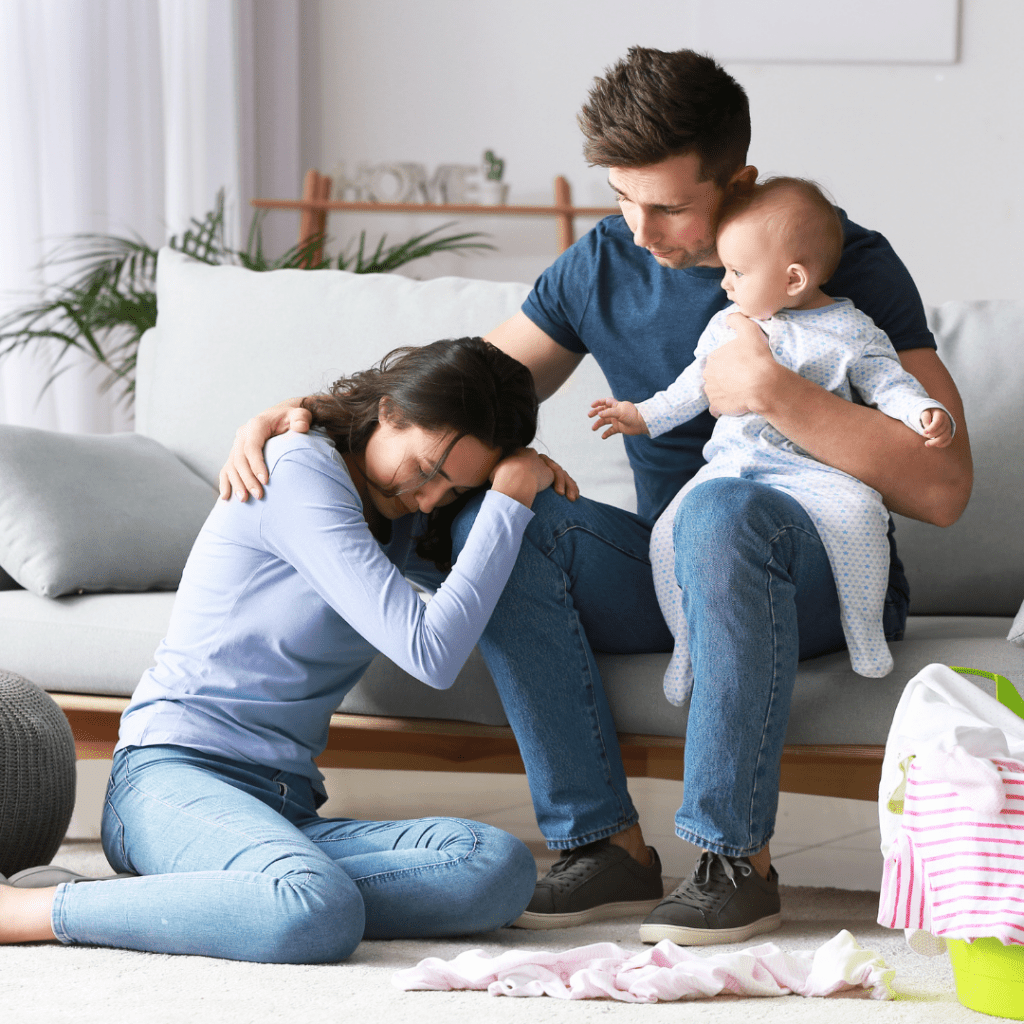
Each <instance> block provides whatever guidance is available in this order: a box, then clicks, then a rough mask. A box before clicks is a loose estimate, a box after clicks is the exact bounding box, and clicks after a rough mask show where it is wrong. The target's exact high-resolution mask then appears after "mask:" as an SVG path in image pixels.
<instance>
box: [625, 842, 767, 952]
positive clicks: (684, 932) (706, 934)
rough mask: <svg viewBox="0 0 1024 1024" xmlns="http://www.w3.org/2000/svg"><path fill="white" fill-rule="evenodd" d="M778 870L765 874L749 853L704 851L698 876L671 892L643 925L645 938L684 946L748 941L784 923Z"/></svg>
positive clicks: (642, 929)
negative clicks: (754, 863)
mask: <svg viewBox="0 0 1024 1024" xmlns="http://www.w3.org/2000/svg"><path fill="white" fill-rule="evenodd" d="M781 909H782V908H781V904H780V903H779V874H778V872H777V871H776V870H775V868H770V869H769V871H768V878H767V879H764V878H762V877H761V876H760V875H759V874H758V873H757V872H756V871H755V870H754V868H753V867H752V866H751V863H750V861H749V860H747V858H746V857H726V856H724V855H723V854H720V853H709V852H707V851H705V852H704V853H702V854H701V857H700V860H699V861H698V862H697V867H696V870H695V871H694V872H693V876H692V877H690V878H688V879H687V880H686V881H685V882H683V883H682V885H680V886H678V887H677V888H676V889H675V891H674V892H672V893H671V894H670V895H668V896H666V897H665V899H663V900H662V901H661V903H659V904H658V906H657V907H655V909H654V910H653V911H651V913H650V914H649V915H648V916H647V920H646V921H644V923H643V924H642V925H641V926H640V939H641V941H643V942H660V941H661V940H662V939H670V940H671V941H672V942H675V943H676V944H677V945H680V946H713V945H717V944H719V943H725V942H746V940H747V939H749V938H750V937H751V936H753V935H760V934H761V933H762V932H771V931H775V929H776V928H778V927H780V926H781V924H782V912H781Z"/></svg>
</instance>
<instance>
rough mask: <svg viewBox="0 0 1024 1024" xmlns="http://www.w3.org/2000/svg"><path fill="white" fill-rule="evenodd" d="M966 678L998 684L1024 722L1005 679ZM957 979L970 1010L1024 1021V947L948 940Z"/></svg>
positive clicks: (1022, 707) (1021, 706) (1023, 703)
mask: <svg viewBox="0 0 1024 1024" xmlns="http://www.w3.org/2000/svg"><path fill="white" fill-rule="evenodd" d="M953 669H954V671H956V672H961V673H963V674H965V675H975V676H984V677H985V678H986V679H993V680H995V684H996V699H997V700H998V701H999V703H1000V704H1003V705H1005V706H1006V707H1008V708H1009V709H1010V710H1011V711H1013V712H1015V713H1016V714H1017V715H1019V716H1020V717H1021V718H1024V700H1022V699H1021V696H1020V694H1019V693H1017V691H1016V690H1015V689H1014V686H1013V683H1011V682H1010V680H1009V679H1007V678H1006V677H1005V676H1000V675H996V674H994V673H992V672H981V671H979V670H977V669H973V668H959V667H957V666H953ZM946 946H947V947H948V948H949V958H950V960H951V961H952V963H953V977H954V978H955V979H956V997H957V999H959V1000H960V1002H961V1003H962V1004H963V1005H964V1006H966V1007H967V1008H968V1009H969V1010H977V1011H978V1012H979V1013H988V1014H991V1015H992V1016H993V1017H1010V1018H1012V1019H1013V1020H1024V946H1019V945H1014V946H1004V945H1003V944H1002V942H1000V941H999V939H991V938H989V939H974V940H973V941H972V942H965V941H964V940H963V939H947V940H946Z"/></svg>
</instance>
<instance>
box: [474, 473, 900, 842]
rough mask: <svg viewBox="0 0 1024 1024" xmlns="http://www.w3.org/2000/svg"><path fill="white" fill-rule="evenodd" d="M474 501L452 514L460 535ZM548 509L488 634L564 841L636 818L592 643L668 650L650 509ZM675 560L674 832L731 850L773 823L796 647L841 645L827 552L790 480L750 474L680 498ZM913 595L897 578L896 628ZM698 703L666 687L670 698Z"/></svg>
mask: <svg viewBox="0 0 1024 1024" xmlns="http://www.w3.org/2000/svg"><path fill="white" fill-rule="evenodd" d="M476 507H477V506H476V505H475V504H471V505H470V506H468V507H467V509H466V510H465V511H464V512H463V513H462V514H461V515H460V516H459V518H458V520H457V521H456V528H455V531H454V537H455V542H456V548H457V549H458V546H459V545H460V544H461V543H463V542H464V540H465V537H466V536H467V535H468V530H469V525H470V524H471V522H472V519H473V516H474V515H475V512H474V509H475V508H476ZM533 509H534V512H535V513H536V515H535V518H534V519H533V521H532V522H531V523H530V525H529V527H528V528H527V531H526V536H525V538H524V540H523V546H522V549H521V551H520V555H519V558H518V560H517V562H516V566H515V569H514V571H513V573H512V577H511V579H510V580H509V583H508V585H507V586H506V588H505V591H504V593H503V594H502V597H501V599H500V601H499V602H498V606H497V608H496V609H495V611H494V614H493V615H492V616H491V620H490V623H489V624H488V626H487V629H486V630H485V631H484V635H483V637H482V638H481V640H480V649H481V651H482V653H483V655H484V658H485V660H486V662H487V665H488V668H489V669H490V671H491V675H492V676H493V677H494V681H495V684H496V686H497V689H498V692H499V694H500V696H501V699H502V703H503V705H504V708H505V713H506V715H507V716H508V719H509V723H510V724H511V725H512V728H513V730H514V732H515V735H516V739H517V741H518V743H519V749H520V751H521V753H522V755H523V761H524V762H525V765H526V771H527V777H528V779H529V782H530V791H531V794H532V797H533V803H534V809H535V811H536V814H537V821H538V824H539V826H540V829H541V832H542V833H543V834H544V836H545V838H546V839H547V842H548V845H549V846H550V847H551V848H553V849H571V848H573V847H576V846H580V845H582V844H584V843H588V842H592V841H594V840H595V839H600V838H602V837H604V836H609V835H613V834H614V833H616V832H619V831H621V830H622V829H624V828H627V827H628V826H630V825H632V824H634V823H635V822H636V821H637V813H636V810H635V809H634V807H633V803H632V801H631V799H630V797H629V792H628V790H627V786H626V778H625V772H624V770H623V766H622V760H621V757H620V754H619V747H618V741H617V739H616V735H615V726H614V722H613V720H612V716H611V712H610V710H609V707H608V703H607V699H606V697H605V693H604V689H603V686H602V683H601V678H600V674H599V673H598V670H597V665H596V663H595V661H594V657H593V651H594V650H598V651H605V652H611V653H634V652H654V651H669V650H671V648H672V637H671V634H670V633H669V631H668V628H667V627H666V626H665V623H664V620H663V619H662V616H661V612H660V610H659V608H658V603H657V599H656V597H655V593H654V583H653V577H652V574H651V568H650V562H649V559H648V548H649V542H650V524H648V523H646V522H645V521H644V520H642V519H640V518H639V517H638V516H636V515H633V514H631V513H628V512H624V511H622V510H620V509H617V508H613V507H611V506H608V505H602V504H600V503H598V502H593V501H590V500H588V499H586V498H582V497H581V498H579V499H578V500H577V501H575V502H569V501H567V500H566V499H564V498H561V497H559V496H558V495H557V494H555V493H554V492H553V491H551V490H547V491H544V492H542V493H541V494H538V495H537V498H536V500H535V502H534V506H533ZM675 540H676V559H677V561H676V572H677V578H678V580H679V584H680V588H681V599H682V600H683V602H684V609H685V612H686V617H687V621H688V623H689V625H690V650H691V657H692V659H693V665H694V675H695V679H694V689H693V695H692V698H691V701H690V707H689V720H688V723H687V729H686V754H685V786H684V789H683V802H682V806H681V807H680V808H679V811H678V813H677V814H676V821H675V826H676V834H677V835H679V836H680V837H681V838H683V839H686V840H688V841H689V842H691V843H694V844H695V845H697V846H700V847H702V848H704V849H708V850H713V851H715V852H718V853H725V854H729V855H732V856H746V855H749V854H752V853H756V852H757V851H758V850H760V849H761V848H762V847H763V846H764V845H765V843H767V842H768V840H769V839H770V838H771V836H772V833H773V831H774V828H775V814H776V810H777V807H778V795H779V767H780V761H781V757H782V747H783V741H784V738H785V733H786V725H787V722H788V719H789V707H790V698H791V695H792V692H793V685H794V683H795V680H796V669H797V662H798V661H799V660H800V659H802V658H809V657H814V656H816V655H819V654H824V653H827V652H829V651H834V650H838V649H841V648H842V647H843V646H844V640H843V631H842V626H841V623H840V619H839V602H838V597H837V595H836V589H835V584H834V582H833V580H832V572H831V568H830V566H829V562H828V557H827V555H826V553H825V550H824V547H823V546H822V543H821V540H820V539H819V537H818V535H817V532H816V531H815V529H814V525H813V524H812V523H811V521H810V519H809V518H808V516H807V514H806V513H805V512H804V510H803V509H802V508H801V506H800V505H799V504H798V503H797V502H796V501H794V500H793V499H792V498H789V497H788V496H786V495H784V494H782V493H781V492H780V491H776V490H774V489H773V488H770V487H766V486H764V485H762V484H755V483H752V482H750V481H746V480H741V479H737V480H731V479H730V480H714V481H709V482H708V483H706V484H703V485H701V486H700V487H696V488H694V490H693V491H692V492H691V493H690V494H689V495H688V496H687V498H686V500H685V501H684V502H683V503H682V505H680V508H679V512H678V515H677V517H676V524H675ZM905 618H906V600H905V597H904V596H903V595H902V594H900V593H898V592H896V591H894V590H890V595H889V599H888V601H887V603H886V610H885V627H886V636H887V637H890V638H895V637H896V636H898V635H900V633H901V631H902V628H903V623H904V621H905ZM686 713H687V712H686V710H685V709H676V708H673V707H672V706H671V705H669V704H668V703H667V702H666V704H665V714H666V716H671V715H679V716H683V715H685V714H686Z"/></svg>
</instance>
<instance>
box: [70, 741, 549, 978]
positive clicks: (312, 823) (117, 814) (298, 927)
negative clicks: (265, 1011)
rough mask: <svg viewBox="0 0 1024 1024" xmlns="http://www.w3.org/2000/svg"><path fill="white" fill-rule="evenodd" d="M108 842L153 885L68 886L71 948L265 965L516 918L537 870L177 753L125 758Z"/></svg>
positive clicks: (321, 958) (487, 842)
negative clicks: (366, 941) (323, 814)
mask: <svg viewBox="0 0 1024 1024" xmlns="http://www.w3.org/2000/svg"><path fill="white" fill-rule="evenodd" d="M102 836H103V848H104V851H105V852H106V854H107V859H108V860H109V861H110V863H111V864H112V865H113V867H114V869H115V870H116V871H123V872H135V873H137V874H139V875H140V876H142V877H139V878H132V879H114V880H111V881H102V882H80V883H76V884H73V885H70V884H65V885H61V886H59V887H58V889H57V896H56V899H55V901H54V906H53V913H52V917H51V921H52V925H53V929H54V933H55V934H56V936H57V938H58V939H60V940H61V941H62V942H65V943H75V944H83V945H101V946H116V947H119V948H124V949H141V950H149V951H151V952H157V953H192V954H199V955H203V956H215V957H223V958H225V959H229V960H250V961H260V962H266V963H333V962H336V961H338V960H344V959H345V958H346V957H347V956H348V955H349V954H350V953H351V952H352V951H353V950H354V949H355V947H356V946H357V945H358V944H359V942H360V940H361V939H363V938H364V937H365V938H375V939H390V938H419V937H432V936H442V935H465V934H468V933H471V932H482V931H490V930H492V929H494V928H498V927H501V926H503V925H506V924H509V923H510V922H512V921H513V920H515V918H516V917H518V916H519V914H521V913H522V911H523V910H524V909H525V907H526V904H527V902H528V901H529V899H530V897H531V896H532V895H533V889H534V885H535V883H536V879H537V873H536V871H537V869H536V865H535V863H534V860H533V856H532V855H531V854H530V851H529V850H528V849H527V848H526V846H525V845H524V844H523V843H521V842H520V841H519V840H518V839H515V838H514V837H513V836H510V835H508V834H507V833H505V832H502V831H501V830H499V829H496V828H493V827H492V826H490V825H483V824H480V823H479V822H474V821H461V820H458V819H453V818H423V819H419V820H413V821H353V820H351V819H346V818H339V819H327V818H320V817H318V815H317V813H316V794H315V792H314V790H313V787H312V784H311V783H310V781H309V779H307V778H305V777H303V776H300V775H292V774H289V773H284V772H278V771H275V770H273V769H264V768H260V767H258V766H253V765H246V764H240V763H238V762H235V761H231V760H228V759H226V758H222V757H215V756H212V755H208V754H203V753H200V752H198V751H195V750H191V749H187V748H184V747H174V746H154V747H130V748H128V749H126V750H120V751H118V752H117V754H116V755H115V757H114V765H113V770H112V772H111V777H110V783H109V786H108V790H107V801H106V806H105V807H104V814H103V826H102Z"/></svg>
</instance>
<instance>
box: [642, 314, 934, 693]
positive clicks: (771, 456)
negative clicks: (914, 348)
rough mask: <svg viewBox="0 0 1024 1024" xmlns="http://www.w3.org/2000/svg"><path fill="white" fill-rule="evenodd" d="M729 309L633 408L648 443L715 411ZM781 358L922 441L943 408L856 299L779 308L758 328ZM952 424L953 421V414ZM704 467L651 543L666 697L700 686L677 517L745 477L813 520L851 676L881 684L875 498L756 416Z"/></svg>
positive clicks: (884, 561) (728, 435) (881, 592)
mask: <svg viewBox="0 0 1024 1024" xmlns="http://www.w3.org/2000/svg"><path fill="white" fill-rule="evenodd" d="M734 312H737V307H736V306H735V305H729V306H727V307H726V308H725V309H723V310H721V311H720V312H719V313H716V314H715V316H714V317H712V319H711V321H710V323H709V324H708V326H707V327H706V328H705V329H704V333H703V334H702V335H701V337H700V340H699V341H698V342H697V347H696V350H695V352H694V360H693V362H692V363H691V364H690V365H689V366H688V367H687V368H686V369H685V370H684V371H683V372H682V373H681V374H680V375H679V377H678V378H677V379H676V380H675V381H674V383H672V384H671V385H670V386H669V387H668V388H667V389H666V390H664V391H661V392H658V393H657V394H656V395H653V396H652V397H651V398H649V399H648V400H647V401H645V402H640V403H638V405H637V408H638V409H639V410H640V414H641V415H642V416H643V418H644V422H645V423H646V424H647V428H648V431H649V432H650V435H651V436H652V437H657V436H658V435H659V434H663V433H665V432H666V431H667V430H670V429H671V428H672V427H675V426H678V425H679V424H680V423H685V422H686V421H687V420H689V419H692V418H693V417H694V416H696V415H697V414H698V413H701V412H703V411H704V410H705V409H707V408H708V399H707V396H706V395H705V394H704V380H703V371H704V364H705V362H706V360H707V357H708V354H709V353H710V352H712V351H713V350H714V349H716V348H718V347H719V346H720V345H723V344H724V343H725V342H726V341H729V340H731V339H732V338H733V337H734V336H735V332H734V331H733V330H732V328H731V327H729V325H728V323H727V322H726V319H727V317H728V316H729V314H731V313H734ZM757 323H758V324H759V326H760V327H761V329H762V330H763V331H764V332H765V334H766V335H767V336H768V344H769V346H770V348H771V352H772V355H773V356H774V358H775V360H776V361H777V362H779V363H781V364H782V365H783V366H785V367H787V368H788V369H790V370H793V371H795V372H796V373H799V374H800V376H802V377H805V378H807V379H808V380H811V381H813V382H814V383H816V384H818V385H820V386H821V387H823V388H826V389H827V390H829V391H831V392H832V393H833V394H836V395H839V396H840V397H842V398H845V399H847V400H849V401H852V400H853V392H854V391H856V392H857V394H858V395H859V396H860V398H862V399H863V401H864V402H865V403H866V404H868V405H872V406H877V407H878V408H879V409H880V410H881V411H882V412H884V413H885V414H886V415H888V416H892V417H893V418H894V419H899V420H901V421H902V422H904V423H906V424H907V425H908V426H909V427H911V428H912V429H913V430H915V431H916V432H917V433H919V434H920V433H922V427H921V413H922V412H923V411H924V410H925V409H936V408H938V409H944V411H946V412H947V415H948V410H945V408H944V406H942V404H941V403H940V402H936V401H935V400H934V399H932V398H929V397H928V394H927V392H926V391H925V390H924V388H923V387H922V386H921V385H920V384H919V383H918V381H917V380H915V378H914V377H912V376H911V375H910V374H909V373H907V372H906V370H904V369H903V367H902V365H901V364H900V361H899V357H898V356H897V354H896V350H895V349H894V348H893V347H892V343H891V342H890V341H889V338H888V336H887V335H886V334H885V332H884V331H882V330H880V329H879V328H878V327H876V326H875V324H874V321H872V320H871V318H870V317H869V316H867V315H866V314H865V313H862V312H861V311H860V310H859V309H857V308H856V307H855V306H854V305H853V303H852V302H850V300H849V299H837V300H836V301H835V302H833V303H831V304H829V305H828V306H823V307H821V308H819V309H805V310H795V309H783V310H780V311H779V312H778V313H776V314H775V315H774V316H773V317H771V319H769V320H766V321H757ZM950 419H951V420H952V416H950ZM703 454H704V458H705V459H706V460H707V462H708V464H707V465H706V466H704V467H702V468H701V469H700V470H699V471H698V472H697V473H696V474H695V475H694V476H693V477H692V478H691V479H690V481H689V482H688V483H687V484H686V486H685V487H683V489H682V490H681V491H680V492H679V494H677V495H676V497H675V498H674V499H673V500H672V502H671V503H670V504H669V506H668V507H667V508H666V509H665V511H664V512H663V513H662V514H661V516H660V517H659V519H658V521H657V523H656V524H655V526H654V530H653V531H652V534H651V566H652V569H653V571H654V585H655V590H656V592H657V595H658V601H659V603H660V605H661V610H662V613H663V614H664V616H665V621H666V622H667V623H668V626H669V629H670V630H671V631H672V634H673V636H674V637H675V651H674V653H673V656H672V661H671V663H670V664H669V668H668V670H667V672H666V674H665V695H666V696H667V697H668V699H669V701H670V702H671V703H673V704H677V705H678V704H683V703H684V702H685V701H686V699H687V697H689V695H690V691H691V689H692V687H693V669H692V666H691V663H690V652H689V645H688V640H687V637H688V633H687V627H686V618H685V615H684V614H683V610H682V601H681V591H680V588H679V584H678V583H677V581H676V574H675V551H674V545H673V524H674V521H675V515H676V510H677V509H678V507H679V505H680V503H681V502H682V501H683V499H684V498H685V497H686V495H687V494H688V493H689V492H690V491H691V490H692V489H693V488H694V487H696V486H697V485H698V484H700V483H703V482H705V481H707V480H713V479H716V478H718V477H742V478H744V479H748V480H753V481H756V482H759V483H764V484H768V485H770V486H772V487H776V488H778V489H779V490H780V491H783V492H784V493H786V494H788V495H790V496H791V497H792V498H794V499H795V500H796V501H798V502H799V503H800V505H801V506H802V507H803V508H804V510H805V511H806V512H807V514H808V516H810V518H811V520H812V522H813V523H814V525H815V527H816V529H817V531H818V534H819V536H820V537H821V540H822V543H823V544H824V546H825V550H826V552H827V553H828V557H829V563H830V565H831V567H832V574H833V576H834V578H835V583H836V590H837V592H838V595H839V604H840V615H841V618H842V625H843V632H844V635H845V637H846V643H847V647H848V649H849V652H850V661H851V664H852V666H853V669H854V671H855V672H857V673H858V674H859V675H862V676H868V677H870V678H878V677H880V676H884V675H886V673H888V672H889V671H891V669H892V665H893V662H892V655H891V654H890V653H889V648H888V647H887V646H886V642H885V635H884V631H883V628H882V611H883V608H884V604H885V593H886V587H887V584H888V578H889V543H888V539H887V533H888V525H889V514H888V512H887V511H886V509H885V506H884V505H883V503H882V499H881V496H880V495H879V493H878V492H877V491H875V490H873V489H872V488H870V487H868V486H867V485H866V484H864V483H862V482H861V481H860V480H857V479H856V478H854V477H852V476H850V475H849V474H848V473H844V472H842V471H841V470H838V469H834V468H833V467H831V466H827V465H825V464H824V463H822V462H818V461H817V460H816V459H815V458H814V457H813V456H812V455H810V454H809V453H808V452H806V451H805V450H804V449H802V448H800V447H799V446H798V445H796V444H794V443H793V442H792V441H790V440H789V439H788V438H786V437H784V436H783V435H782V434H781V433H779V431H778V430H776V429H775V428H774V427H773V426H772V425H771V424H770V423H768V421H767V420H766V419H765V418H764V417H763V416H759V415H757V414H756V413H747V414H746V415H743V416H722V417H720V418H719V419H718V422H717V423H716V424H715V429H714V432H713V433H712V435H711V439H710V440H709V441H708V443H707V444H706V445H705V446H704V453H703Z"/></svg>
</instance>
